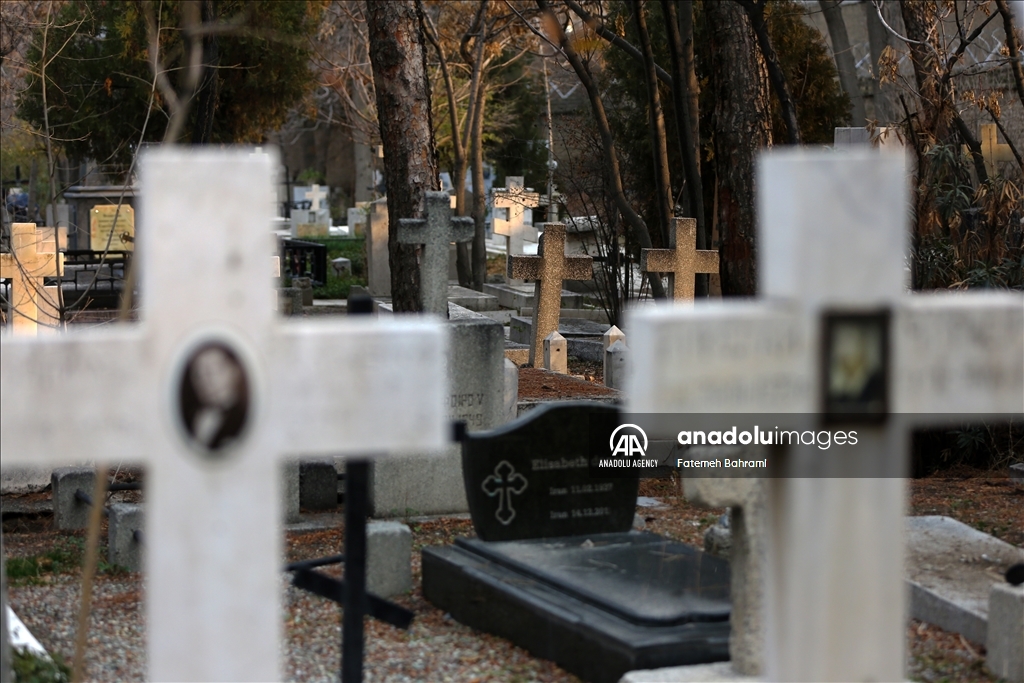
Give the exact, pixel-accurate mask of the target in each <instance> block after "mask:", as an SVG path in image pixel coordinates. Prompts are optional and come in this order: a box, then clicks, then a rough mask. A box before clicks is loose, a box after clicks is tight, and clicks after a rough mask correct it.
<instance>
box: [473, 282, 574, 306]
mask: <svg viewBox="0 0 1024 683" xmlns="http://www.w3.org/2000/svg"><path fill="white" fill-rule="evenodd" d="M484 294H490V295H491V296H494V297H497V299H498V305H499V306H501V307H502V308H514V309H516V310H518V309H520V308H523V307H524V306H533V294H534V285H533V283H528V284H525V285H506V284H485V285H484ZM582 305H583V295H582V294H573V293H572V292H568V291H566V290H565V289H563V290H562V304H561V307H562V308H579V307H580V306H582Z"/></svg>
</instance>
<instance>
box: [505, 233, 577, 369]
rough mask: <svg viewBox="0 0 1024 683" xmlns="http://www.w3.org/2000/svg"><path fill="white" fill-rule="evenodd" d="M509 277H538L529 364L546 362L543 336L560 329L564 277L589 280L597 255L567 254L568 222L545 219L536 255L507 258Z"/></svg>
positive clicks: (537, 365) (565, 278)
mask: <svg viewBox="0 0 1024 683" xmlns="http://www.w3.org/2000/svg"><path fill="white" fill-rule="evenodd" d="M507 263H508V265H507V269H506V270H507V273H508V276H509V277H514V278H523V279H530V280H536V284H535V286H534V295H533V301H534V310H533V324H532V329H531V332H532V338H531V339H530V364H531V365H533V366H534V367H540V366H541V365H542V363H543V360H544V359H543V357H542V349H543V343H544V338H545V337H547V336H548V335H549V334H551V333H552V332H557V331H559V330H558V318H559V314H560V313H561V299H562V281H563V280H589V279H591V278H592V277H593V264H594V259H593V258H592V257H590V256H566V255H565V226H564V225H562V224H561V223H546V224H545V225H544V237H543V239H542V240H541V243H540V249H539V254H538V255H537V256H511V255H510V256H509V257H508V260H507Z"/></svg>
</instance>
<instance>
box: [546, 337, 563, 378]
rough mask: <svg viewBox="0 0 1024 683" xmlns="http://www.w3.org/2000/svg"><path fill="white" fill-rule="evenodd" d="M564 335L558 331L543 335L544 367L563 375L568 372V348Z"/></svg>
mask: <svg viewBox="0 0 1024 683" xmlns="http://www.w3.org/2000/svg"><path fill="white" fill-rule="evenodd" d="M567 346H568V345H567V344H566V341H565V337H563V336H562V335H560V334H559V333H558V332H552V333H551V334H549V335H548V336H546V337H544V369H545V370H551V371H552V372H560V373H562V374H563V375H564V374H567V373H568V372H569V359H568V356H567V353H568V349H567Z"/></svg>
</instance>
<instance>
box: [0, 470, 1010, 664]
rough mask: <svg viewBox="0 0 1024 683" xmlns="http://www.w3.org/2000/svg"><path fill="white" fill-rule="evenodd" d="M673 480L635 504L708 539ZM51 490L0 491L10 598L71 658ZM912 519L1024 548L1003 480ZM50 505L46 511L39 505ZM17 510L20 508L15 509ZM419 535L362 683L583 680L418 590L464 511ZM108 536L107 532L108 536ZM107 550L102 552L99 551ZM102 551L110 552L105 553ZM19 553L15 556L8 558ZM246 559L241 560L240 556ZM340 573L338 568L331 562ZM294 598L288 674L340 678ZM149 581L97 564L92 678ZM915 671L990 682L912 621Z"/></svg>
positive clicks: (651, 485) (329, 649)
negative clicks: (959, 526) (423, 565)
mask: <svg viewBox="0 0 1024 683" xmlns="http://www.w3.org/2000/svg"><path fill="white" fill-rule="evenodd" d="M678 492H679V483H678V481H676V480H672V479H664V480H646V481H644V482H642V483H641V487H640V495H641V496H644V497H646V498H648V499H651V500H647V501H645V502H647V503H648V506H646V507H639V508H638V509H637V512H638V514H639V515H640V516H641V517H642V519H643V520H644V526H645V528H646V530H648V531H653V532H656V533H661V534H664V535H666V536H670V537H672V538H675V539H678V540H680V541H683V542H685V543H690V544H692V545H696V546H703V536H704V532H705V531H706V530H707V529H708V527H710V526H711V525H712V524H713V523H714V522H715V520H716V519H717V518H718V516H719V515H720V514H721V513H722V512H723V510H719V509H706V508H699V507H696V506H693V505H690V504H689V503H688V502H687V501H686V500H685V499H683V498H682V496H680V495H679V493H678ZM46 495H47V494H45V493H44V494H31V495H28V496H13V495H5V496H4V497H3V513H4V522H3V527H4V546H5V551H6V553H7V557H8V569H9V571H10V572H11V574H12V576H11V587H10V600H11V605H12V607H13V608H14V610H15V611H16V612H17V613H18V615H19V616H20V617H21V618H22V619H23V621H24V622H25V624H26V625H27V626H28V628H29V629H30V630H31V631H32V632H33V633H34V634H35V635H36V637H37V638H38V639H39V640H40V641H41V642H42V644H43V645H44V647H46V648H47V650H48V651H50V652H53V653H59V654H62V655H63V656H64V657H65V658H68V657H69V656H70V654H71V653H72V652H73V651H74V621H75V619H76V614H77V609H76V607H77V605H78V601H79V585H78V566H80V562H81V548H82V538H83V534H82V533H81V532H75V533H58V532H55V531H52V530H51V528H50V527H51V525H52V517H51V516H50V513H49V512H48V511H47V510H46V509H45V508H46V506H45V505H42V504H41V501H43V500H44V498H45V497H46ZM910 500H911V514H915V515H932V514H945V515H949V516H951V517H954V518H956V519H959V520H960V521H962V522H964V523H966V524H969V525H971V526H972V527H974V528H977V529H981V530H983V531H986V532H988V533H992V534H993V535H996V536H998V537H1000V538H1002V539H1003V540H1005V541H1007V542H1009V543H1012V544H1014V545H1017V546H1024V505H1022V503H1024V491H1022V490H1019V489H1014V488H1013V487H1012V486H1010V483H1009V480H1008V479H1007V478H1006V477H1000V476H992V475H991V474H990V473H986V472H980V471H976V470H969V469H966V468H958V469H955V470H949V471H946V472H944V473H941V474H939V475H933V476H931V477H928V478H925V479H917V480H913V481H912V482H911V497H910ZM37 508H42V509H37ZM19 510H20V512H19ZM307 519H309V520H314V521H320V522H321V523H323V524H324V525H325V526H326V527H327V528H322V529H319V530H315V531H307V532H288V533H287V534H286V539H285V553H286V556H287V559H288V560H296V559H305V558H310V557H319V556H324V555H331V554H334V553H336V552H337V549H338V548H340V547H341V545H342V542H343V538H344V530H343V528H342V527H341V523H340V520H341V515H339V514H337V513H325V514H322V515H309V516H307ZM407 523H409V525H410V527H411V528H412V531H413V550H414V552H413V585H414V589H413V591H412V592H411V593H410V594H409V595H405V596H400V597H398V598H396V599H395V601H396V602H399V603H401V604H403V605H405V606H406V607H408V608H409V609H411V610H413V611H414V612H415V614H416V620H415V621H414V623H413V627H412V628H411V629H410V630H409V631H408V632H405V631H399V630H397V629H394V628H392V627H390V626H387V625H385V624H382V623H380V622H376V621H374V620H371V619H367V621H366V635H367V649H366V681H367V682H368V683H369V682H370V681H458V682H465V681H543V682H551V683H568V682H575V681H577V680H578V679H576V678H575V677H574V676H572V675H570V674H568V673H566V672H565V671H563V670H562V669H560V668H558V667H557V666H556V665H554V664H553V663H551V662H548V661H544V660H539V659H536V658H534V657H532V656H530V654H529V653H527V652H526V651H525V650H522V649H521V648H517V647H515V646H514V645H512V644H511V643H510V642H509V641H507V640H504V639H502V638H497V637H494V636H490V635H487V634H483V633H478V632H474V631H473V630H471V629H469V628H468V627H466V626H463V625H461V624H459V623H457V622H455V621H454V620H452V619H451V618H450V617H448V616H447V615H445V614H444V613H443V612H441V611H440V610H438V609H436V608H434V607H433V606H432V605H430V604H429V603H427V602H426V601H425V600H424V599H423V596H422V593H421V590H420V554H419V550H420V549H421V548H423V547H424V546H429V545H444V544H450V543H452V542H453V540H454V538H455V537H456V536H471V535H473V530H472V525H471V523H470V522H469V520H468V519H464V518H432V519H427V520H407ZM103 537H104V538H105V534H103ZM101 550H102V549H101ZM101 556H105V552H101ZM12 558H16V559H12ZM240 559H244V558H240ZM327 571H328V572H330V573H334V574H337V573H339V572H340V568H338V567H333V568H327ZM281 591H282V596H283V602H284V604H285V605H286V612H285V625H284V632H285V637H286V644H285V651H286V655H285V657H286V660H285V667H286V669H285V675H286V677H287V678H288V679H289V680H303V681H305V680H325V681H326V680H336V676H337V673H336V672H337V664H338V657H339V654H338V653H339V649H340V647H339V646H340V638H341V636H340V615H339V610H338V609H337V608H336V607H335V606H334V605H333V604H331V603H328V602H327V601H325V600H322V599H320V598H316V597H314V596H312V595H310V594H308V593H305V592H301V591H298V590H296V589H294V588H291V587H290V586H288V584H287V579H286V578H285V577H284V576H282V580H281ZM142 604H143V586H142V582H141V580H140V577H139V575H138V574H129V573H126V572H122V571H118V570H117V569H116V568H113V567H110V566H101V574H100V576H99V578H98V580H97V587H96V598H95V605H96V607H95V611H94V613H93V621H92V629H91V631H90V639H89V653H88V662H87V670H88V675H89V679H90V680H99V681H128V680H142V679H143V675H144V670H145V661H144V654H143V653H144V649H143V641H144V623H143V617H142ZM907 638H908V642H909V650H910V655H911V657H910V677H911V678H912V679H913V680H919V681H933V680H947V681H950V682H965V683H966V682H968V681H992V680H994V679H991V678H990V677H988V675H987V674H986V673H985V671H984V669H983V666H982V664H983V661H984V650H983V648H982V647H981V646H980V645H979V644H977V643H970V642H967V641H965V640H963V639H962V638H961V637H960V636H959V635H956V634H951V633H948V632H946V631H943V630H941V629H939V628H937V627H935V626H932V625H929V624H924V623H922V622H918V621H911V623H910V624H909V625H908V627H907Z"/></svg>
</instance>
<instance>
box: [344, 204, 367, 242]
mask: <svg viewBox="0 0 1024 683" xmlns="http://www.w3.org/2000/svg"><path fill="white" fill-rule="evenodd" d="M369 204H370V203H369V202H358V203H357V204H356V205H355V206H353V207H351V208H349V210H348V236H349V237H362V236H363V235H364V234H365V233H366V211H367V207H368V206H369Z"/></svg>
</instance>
